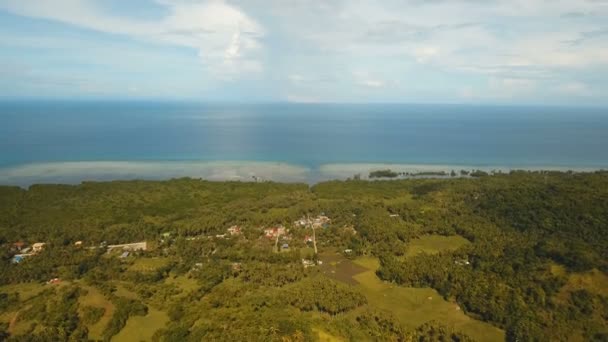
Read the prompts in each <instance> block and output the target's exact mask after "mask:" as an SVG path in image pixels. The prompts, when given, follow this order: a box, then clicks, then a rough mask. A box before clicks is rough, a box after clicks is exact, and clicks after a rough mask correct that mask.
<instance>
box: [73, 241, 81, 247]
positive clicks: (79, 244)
mask: <svg viewBox="0 0 608 342" xmlns="http://www.w3.org/2000/svg"><path fill="white" fill-rule="evenodd" d="M74 246H76V247H82V241H76V242H74Z"/></svg>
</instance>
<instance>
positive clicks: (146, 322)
mask: <svg viewBox="0 0 608 342" xmlns="http://www.w3.org/2000/svg"><path fill="white" fill-rule="evenodd" d="M167 322H169V316H167V314H166V313H164V312H162V311H159V310H156V309H153V308H150V309H149V310H148V314H147V315H146V316H132V317H129V319H128V320H127V324H126V325H125V327H124V328H123V329H122V330H121V331H120V332H119V333H118V334H117V335H116V336H114V337H113V338H112V341H113V342H132V341H152V336H153V335H154V333H155V332H156V331H157V330H159V329H162V328H164V327H165V325H166V324H167Z"/></svg>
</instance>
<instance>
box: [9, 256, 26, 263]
mask: <svg viewBox="0 0 608 342" xmlns="http://www.w3.org/2000/svg"><path fill="white" fill-rule="evenodd" d="M23 259H25V257H24V256H23V255H21V254H17V255H15V256H13V260H12V261H13V264H18V263H20V262H22V261H23Z"/></svg>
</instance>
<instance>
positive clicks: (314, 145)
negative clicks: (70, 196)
mask: <svg viewBox="0 0 608 342" xmlns="http://www.w3.org/2000/svg"><path fill="white" fill-rule="evenodd" d="M99 162H103V163H99ZM95 163H97V164H95ZM205 163H206V164H205ZM222 163H223V164H222ZM244 163H250V164H249V165H250V166H251V165H254V166H256V167H257V166H259V167H263V166H264V165H266V166H272V165H274V166H276V165H279V164H280V165H283V166H282V167H283V168H284V169H286V170H288V171H289V172H291V171H294V170H295V169H298V170H300V171H301V172H305V173H307V175H300V176H301V177H311V175H316V176H315V177H318V175H319V173H322V172H323V170H327V169H328V167H329V168H331V167H333V168H334V169H336V167H337V165H342V169H345V170H346V171H344V172H350V171H353V172H354V171H356V168H348V167H344V166H345V165H346V166H348V165H366V167H367V168H374V165H378V167H380V166H381V165H393V164H394V165H401V166H403V165H418V166H420V165H423V166H429V167H430V168H432V167H433V166H442V167H444V166H450V167H451V166H454V167H456V166H461V167H469V166H471V167H472V166H475V167H487V168H489V167H501V168H556V169H600V168H608V110H606V109H601V108H561V107H520V106H470V105H392V104H387V105H380V104H378V105H376V104H374V105H371V104H370V105H339V104H335V105H334V104H255V105H251V104H248V105H245V104H242V105H237V104H194V103H161V102H58V101H52V102H40V101H38V102H2V103H0V184H4V183H7V184H13V183H14V184H20V185H21V184H22V183H32V182H36V181H37V180H40V181H53V180H54V178H49V177H48V176H49V175H51V176H53V177H59V176H58V175H60V174H62V173H61V170H60V169H61V168H62V165H63V167H64V168H66V170H64V171H65V172H64V173H63V175H64V177H63V178H61V177H59V178H56V180H58V181H69V179H70V178H74V177H75V178H78V179H74V181H79V180H86V179H87V177H90V178H92V179H97V178H103V179H112V178H125V177H126V178H137V177H138V176H140V175H141V177H142V178H146V177H150V176H152V175H153V173H154V171H153V170H151V168H161V169H162V168H164V167H168V168H171V167H173V169H174V170H173V171H171V172H169V174H168V175H170V176H180V175H181V173H183V175H186V176H196V175H197V174H196V172H194V174H193V173H192V172H186V171H185V169H188V168H189V165H190V166H193V165H198V166H199V167H201V165H215V166H217V167H219V166H222V168H221V170H220V171H221V172H227V171H229V170H231V167H232V168H236V167H237V166H238V167H243V165H245V164H244ZM128 165H130V166H134V165H139V166H140V167H143V166H145V167H146V170H147V171H146V172H147V173H146V172H143V171H142V170H139V171H138V170H137V169H134V170H131V171H129V173H125V174H120V173H118V174H116V175H114V173H116V172H117V170H118V171H120V170H121V169H124V168H125V167H127V166H128ZM231 165H232V166H231ZM85 166H86V167H85ZM110 166H112V167H110ZM330 166H331V167H330ZM104 167H105V169H104ZM290 167H293V168H294V169H293V170H292V169H290ZM67 168H71V171H70V172H68V171H67ZM78 168H80V169H83V168H84V169H86V170H88V171H86V172H85V171H82V170H80V171H74V170H78ZM338 168H339V167H338ZM351 169H352V170H351ZM91 170H96V171H95V172H97V174H94V172H93V173H92V171H91ZM180 170H181V171H180ZM199 171H200V170H199ZM241 171H242V170H241ZM78 172H84V173H83V175H82V176H81V177H78V175H77V173H78ZM87 172H88V173H87ZM138 172H140V174H138ZM180 172H181V173H180ZM201 172H202V171H201ZM246 172H247V175H248V176H247V177H249V176H252V177H253V176H255V173H256V172H260V171H259V170H258V169H257V168H254V169H247V170H246ZM273 172H274V173H277V172H278V173H280V172H281V171H280V170H274V171H273ZM161 174H162V172H159V176H160V175H161ZM100 175H103V177H101V176H100ZM162 175H166V174H162ZM19 176H22V177H21V178H24V179H21V180H20V179H19ZM202 176H205V174H204V172H203V174H202ZM241 176H242V175H239V173H238V172H236V173H234V172H233V173H232V174H230V177H232V178H235V179H236V178H238V177H241ZM230 177H228V178H230ZM25 178H27V181H24V180H25ZM220 178H221V177H220ZM270 178H272V177H270Z"/></svg>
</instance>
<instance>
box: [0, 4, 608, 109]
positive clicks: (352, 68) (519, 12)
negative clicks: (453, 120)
mask: <svg viewBox="0 0 608 342" xmlns="http://www.w3.org/2000/svg"><path fill="white" fill-rule="evenodd" d="M0 24H1V27H2V30H0V94H1V95H0V97H3V98H24V97H25V98H83V99H88V98H93V99H98V98H99V99H103V98H108V99H116V98H125V99H151V98H153V99H168V100H182V99H183V100H198V101H239V102H267V101H290V102H418V103H454V102H455V103H482V104H483V103H506V104H566V105H607V104H608V96H607V94H608V0H552V1H547V0H505V1H502V0H485V1H482V0H426V1H425V0H383V1H377V0H232V1H230V0H128V1H126V0H0Z"/></svg>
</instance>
